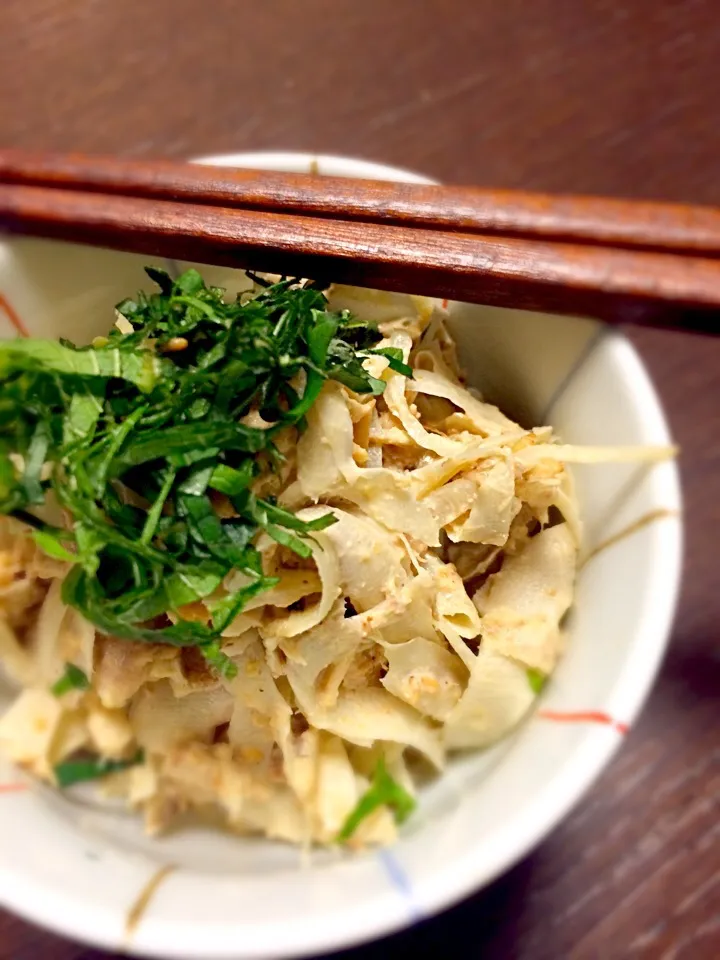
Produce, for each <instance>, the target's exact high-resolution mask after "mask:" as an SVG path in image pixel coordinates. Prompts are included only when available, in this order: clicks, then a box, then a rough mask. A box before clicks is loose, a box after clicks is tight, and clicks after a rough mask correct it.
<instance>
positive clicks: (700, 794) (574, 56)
mask: <svg viewBox="0 0 720 960" xmlns="http://www.w3.org/2000/svg"><path fill="white" fill-rule="evenodd" d="M0 90H2V96H0V142H1V143H2V144H3V145H8V146H23V147H34V148H56V149H65V150H69V149H78V150H86V151H89V152H92V151H95V152H101V151H104V152H114V153H123V154H126V155H138V156H139V155H148V156H149V155H169V156H188V155H192V154H198V153H213V152H220V151H236V150H247V149H255V150H257V149H299V150H311V151H315V152H328V153H344V154H349V155H356V156H360V157H366V158H370V159H375V160H381V161H387V162H389V163H395V164H400V165H405V166H408V167H412V168H416V169H418V170H421V171H425V172H426V173H428V174H431V175H433V176H435V177H438V178H441V179H444V180H447V181H456V182H463V183H469V182H474V183H477V184H482V185H488V186H504V187H525V188H531V189H541V190H557V191H576V192H590V193H598V194H614V195H616V196H629V197H658V198H666V199H676V200H684V201H694V202H701V203H714V204H718V205H720V164H719V162H718V156H719V155H720V123H719V122H718V107H719V106H720V5H719V4H718V0H663V2H661V3H658V2H657V0H532V2H530V0H362V2H359V3H358V2H354V0H302V2H300V0H295V2H293V0H265V2H263V3H254V4H250V3H242V2H239V0H203V2H200V0H154V2H152V3H151V2H148V0H123V2H122V3H119V2H116V0H74V2H73V0H3V3H2V31H1V32H0ZM631 336H632V338H633V340H634V342H635V343H636V345H637V347H638V348H639V350H640V351H641V353H642V355H643V357H644V358H645V360H646V362H647V364H648V365H649V367H650V369H651V371H652V374H653V376H654V377H655V380H656V383H657V384H658V387H659V390H660V392H661V394H662V396H663V399H664V401H665V404H666V407H667V411H668V414H669V417H670V421H671V423H672V426H673V429H674V431H675V435H676V437H677V439H678V441H679V442H680V444H681V445H682V448H683V458H682V471H683V480H684V489H685V498H686V504H687V523H688V538H687V553H686V565H685V580H684V587H683V592H682V599H681V602H680V607H679V612H678V617H677V622H676V626H675V630H674V634H673V638H672V643H671V645H670V648H669V652H668V655H667V658H666V661H665V664H664V667H663V670H662V673H661V676H660V678H659V681H658V683H657V685H656V687H655V689H654V692H653V694H652V696H651V698H650V700H649V702H648V704H647V706H646V708H645V711H644V713H643V715H642V718H641V719H640V721H639V723H638V724H637V726H636V727H635V728H634V729H633V730H632V731H631V733H630V735H629V736H628V738H627V742H626V744H625V746H624V747H623V749H622V751H621V753H620V754H619V756H618V758H617V759H616V760H615V762H614V763H613V764H612V765H611V766H610V768H609V769H608V770H607V771H606V773H605V774H604V776H603V777H602V778H601V779H600V781H599V782H598V783H597V785H596V786H595V787H594V789H593V790H592V791H591V792H590V794H589V795H588V796H587V797H586V798H585V799H584V800H583V802H582V803H581V804H580V805H579V806H578V807H577V809H576V810H575V811H574V813H573V814H572V815H571V816H570V817H569V818H568V819H567V820H566V821H565V823H564V824H563V825H562V826H561V827H560V828H559V829H557V830H556V831H555V832H554V833H553V834H552V836H551V837H549V838H548V839H547V840H546V841H545V843H543V844H542V846H541V847H540V848H539V849H538V850H536V851H535V852H534V853H533V854H531V855H530V856H529V857H527V858H526V859H525V860H524V861H523V862H522V863H520V864H519V865H518V866H516V867H515V868H514V869H513V870H511V871H510V872H509V873H508V874H507V875H506V876H504V877H502V878H501V879H500V880H498V881H497V882H496V883H494V884H493V885H492V886H491V887H490V888H489V889H486V890H484V891H483V892H481V893H479V894H477V895H476V896H475V897H473V898H471V899H470V900H468V901H467V902H465V903H464V904H462V905H461V906H458V907H456V908H455V909H454V910H452V911H450V912H449V913H446V914H445V915H444V916H441V917H439V918H436V919H434V920H430V921H428V922H426V923H425V924H423V925H422V926H421V927H419V928H416V929H415V930H412V931H409V932H406V933H403V934H400V935H398V936H396V937H392V938H390V939H389V940H387V941H384V942H382V943H380V944H377V945H375V946H373V947H367V948H363V949H361V950H357V951H352V952H351V953H350V954H349V956H352V957H353V958H358V960H359V958H363V960H364V958H369V960H372V958H380V957H386V956H387V957H389V956H392V955H394V954H395V951H400V950H403V951H406V950H407V951H409V950H415V951H423V950H424V951H427V955H429V954H430V951H431V950H432V951H434V952H436V953H437V954H438V955H439V954H440V952H441V951H443V950H445V949H446V948H447V943H448V939H449V938H452V943H453V945H454V947H455V952H457V953H459V954H460V955H462V956H482V957H484V958H490V960H499V958H513V960H516V958H517V960H545V958H547V960H561V958H566V957H571V958H601V960H605V958H612V960H615V958H624V957H633V958H635V957H640V958H653V960H654V958H658V960H660V958H662V960H674V958H686V957H687V958H693V960H704V958H717V957H720V883H718V877H719V869H718V868H720V842H719V838H718V833H719V831H720V824H719V818H718V792H719V790H720V751H719V749H718V713H719V711H718V703H719V701H718V693H719V692H720V684H719V683H718V680H719V679H720V584H719V583H718V577H717V568H718V561H717V542H718V535H719V534H720V527H719V526H718V519H719V514H720V506H719V504H720V497H718V493H720V338H718V339H716V340H711V339H700V338H694V337H692V336H688V335H681V334H672V333H658V332H646V331H643V332H634V333H632V334H631ZM88 908H89V909H91V907H90V905H88ZM423 955H425V954H423ZM104 956H105V955H103V954H100V953H98V952H97V951H94V950H90V949H87V948H83V947H81V946H78V945H74V944H70V943H68V942H66V941H61V940H59V939H57V938H55V937H53V936H51V935H49V934H46V933H44V932H41V931H39V930H37V929H34V928H32V927H30V926H28V925H26V924H25V923H23V922H21V921H20V920H18V919H15V918H14V917H11V916H9V915H7V914H2V913H0V957H2V958H3V960H5V958H7V960H101V957H104Z"/></svg>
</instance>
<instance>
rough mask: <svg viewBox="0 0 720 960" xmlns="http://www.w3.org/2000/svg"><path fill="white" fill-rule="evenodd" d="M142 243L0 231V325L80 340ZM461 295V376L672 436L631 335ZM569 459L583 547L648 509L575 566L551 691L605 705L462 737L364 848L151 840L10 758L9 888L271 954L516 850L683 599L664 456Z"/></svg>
mask: <svg viewBox="0 0 720 960" xmlns="http://www.w3.org/2000/svg"><path fill="white" fill-rule="evenodd" d="M218 160H220V161H221V162H225V163H229V164H236V165H240V166H242V165H244V166H257V167H274V168H275V169H292V170H306V169H309V167H310V164H311V163H312V162H313V158H311V157H309V156H307V155H304V154H275V155H271V154H258V155H240V156H237V157H229V158H207V160H206V161H204V162H213V161H218ZM318 167H319V170H320V172H322V173H332V174H335V175H343V174H353V175H358V176H371V177H378V178H380V177H385V178H387V179H411V178H416V179H422V178H419V177H416V175H413V174H409V173H408V172H406V171H398V170H394V169H392V168H385V167H382V166H380V165H376V164H363V163H361V162H359V161H350V160H342V159H337V158H319V159H318ZM155 262H156V263H157V264H158V265H160V266H166V267H167V266H168V264H167V263H166V262H164V261H155ZM146 263H148V258H146V257H136V256H132V255H128V254H120V253H115V252H112V251H104V250H95V249H90V248H83V247H77V246H73V245H70V244H55V243H50V242H43V241H35V240H26V239H15V240H12V241H8V242H6V243H4V244H3V245H1V246H0V294H2V296H3V298H4V301H0V305H1V304H2V302H4V303H6V304H7V305H8V308H6V309H0V335H2V336H11V335H13V322H12V321H13V320H14V319H17V318H19V319H20V321H21V322H22V324H24V325H25V327H26V328H27V329H28V331H29V332H30V333H31V334H33V335H36V336H38V335H39V336H48V337H55V336H58V335H61V336H65V337H68V338H70V339H71V340H76V341H78V342H84V341H87V340H88V339H89V338H90V337H91V336H93V335H95V334H97V333H102V332H104V331H105V329H106V328H107V327H109V326H110V325H111V323H112V320H113V315H112V306H113V304H114V303H116V302H117V301H118V300H120V299H122V297H124V296H126V295H128V294H129V293H132V292H134V291H135V290H136V289H138V288H139V287H141V286H145V285H146V278H145V277H144V274H143V272H142V267H143V266H144V265H145V264H146ZM169 267H170V269H173V270H175V269H177V268H178V265H177V264H172V263H171V264H169ZM200 269H201V270H202V271H203V273H204V274H205V275H206V276H208V277H209V278H210V279H211V281H212V282H213V283H217V284H219V285H222V286H227V287H230V288H232V287H233V285H237V284H238V283H241V282H242V278H241V277H240V276H239V275H238V274H237V273H236V272H233V271H228V270H224V269H220V268H207V267H204V266H203V267H200ZM451 314H452V324H453V329H454V332H455V334H456V336H457V339H458V343H459V347H460V353H461V357H462V360H463V363H464V366H465V368H466V370H467V372H468V374H469V379H470V380H471V382H473V383H475V384H476V385H477V386H479V387H480V388H481V389H482V390H483V392H484V393H485V394H486V396H487V397H488V399H491V400H493V401H494V402H497V403H499V404H500V405H501V406H503V407H504V408H505V409H506V410H507V411H508V412H509V413H510V414H511V415H515V416H516V417H518V418H519V419H521V420H522V421H524V422H527V423H529V422H535V423H539V422H550V423H551V424H552V425H553V426H554V427H555V428H556V430H557V431H558V432H559V434H560V436H561V437H562V438H563V439H564V440H566V441H568V442H575V443H591V444H647V443H654V444H657V443H666V442H668V439H669V438H668V433H667V427H666V424H665V421H664V418H663V415H662V411H661V409H660V406H659V403H658V400H657V397H656V395H655V393H654V390H653V388H652V385H651V383H650V382H649V380H648V377H647V374H646V373H645V370H644V368H643V366H642V364H641V363H640V361H639V359H638V357H637V356H636V354H635V352H634V350H633V348H632V347H631V346H630V345H629V343H628V342H627V341H626V340H625V339H624V338H622V337H621V336H619V335H617V334H615V333H612V332H610V331H608V330H606V329H605V328H604V327H601V326H600V325H598V324H596V323H594V322H592V321H589V320H583V319H573V318H565V317H556V316H538V315H534V314H529V313H525V312H522V311H512V310H501V309H495V308H485V307H476V306H470V305H467V304H454V305H451ZM575 472H576V480H577V487H578V493H579V498H580V502H581V507H582V514H583V518H584V521H585V535H586V537H585V545H584V549H585V551H586V553H590V552H591V551H592V550H593V549H594V548H597V547H598V546H600V545H601V544H602V543H604V542H606V541H609V540H613V538H614V537H616V536H617V535H619V534H622V533H623V531H629V530H631V529H632V528H633V525H636V529H634V532H631V533H628V535H626V536H619V537H618V538H617V539H616V540H614V542H612V543H611V544H610V545H608V546H607V547H606V548H605V549H604V550H601V551H600V552H599V553H597V554H596V555H594V556H592V557H590V558H589V560H588V562H587V564H586V565H585V566H584V567H583V569H582V571H581V574H580V577H579V581H578V587H577V600H576V606H575V609H574V611H573V613H572V616H571V619H570V624H569V640H568V649H567V653H566V655H565V657H564V658H563V660H562V662H561V664H560V666H559V668H558V670H557V672H556V674H555V675H554V676H553V679H552V681H551V683H550V684H549V685H548V687H547V689H546V691H545V693H544V695H543V697H542V702H541V707H542V708H543V709H544V710H553V711H558V712H560V711H573V712H576V711H594V712H601V713H603V714H606V715H607V717H608V720H609V722H606V723H592V722H582V723H578V722H575V723H560V722H553V721H550V720H547V719H542V718H541V717H539V716H536V717H533V718H531V719H530V720H529V721H528V722H527V723H525V724H524V725H523V727H522V728H521V729H520V730H519V731H518V732H517V733H516V734H515V735H514V736H512V737H511V738H509V739H508V740H506V741H504V742H503V743H501V744H500V745H498V746H497V747H495V748H493V749H491V750H489V751H486V752H484V753H478V754H472V755H465V756H461V757H458V758H457V759H455V760H453V761H452V762H451V764H450V766H449V769H448V771H447V773H446V774H445V775H444V776H443V777H442V778H441V779H440V780H438V781H436V782H435V783H433V784H431V785H430V786H429V787H427V788H426V789H425V791H424V792H423V794H422V796H421V802H420V806H419V813H418V814H416V816H415V817H414V818H413V820H412V821H411V823H410V824H408V826H407V828H406V829H405V830H404V832H403V836H402V838H401V840H400V841H399V843H398V844H397V845H396V846H395V847H394V848H393V849H392V850H391V851H383V852H381V853H376V852H375V853H373V852H370V853H367V854H363V855H359V856H344V855H340V854H339V853H338V852H336V851H330V852H322V853H314V852H312V853H305V854H301V853H299V852H298V851H296V850H293V849H291V848H290V847H286V846H283V845H280V844H275V843H272V842H268V841H263V840H241V839H238V838H233V837H229V836H226V835H221V834H213V833H212V832H211V831H209V830H204V829H199V828H194V829H190V830H187V831H185V832H183V833H178V834H176V835H174V836H171V837H168V838H164V839H162V840H153V841H148V840H146V839H145V838H144V837H143V836H142V833H141V830H140V827H139V824H138V823H137V821H136V820H135V819H134V818H132V817H129V816H127V815H126V814H124V813H122V812H119V811H115V810H111V809H108V808H107V807H106V806H103V805H99V804H97V803H96V802H95V801H94V800H93V799H92V798H91V797H90V798H88V799H83V800H82V801H75V800H70V799H67V798H65V797H61V796H59V795H57V794H54V793H53V792H52V791H49V790H46V789H42V788H36V787H33V788H32V789H29V790H20V789H14V788H15V787H16V786H19V785H20V783H21V781H20V777H19V775H18V774H17V773H16V772H14V771H12V770H11V769H10V768H9V767H7V766H5V767H0V794H1V795H0V803H2V804H3V805H4V810H3V814H4V815H3V817H2V819H1V820H0V901H2V902H4V903H5V904H6V905H7V906H9V907H11V908H12V909H14V910H16V911H18V912H19V913H22V914H24V915H26V916H27V917H29V918H30V919H33V920H35V921H36V922H39V923H42V924H45V925H47V926H50V927H52V928H54V929H56V930H58V931H60V932H64V933H67V934H69V935H72V936H74V937H78V938H82V939H87V940H89V941H92V942H95V943H97V944H100V945H103V946H105V947H108V948H110V949H113V948H118V947H121V946H123V947H124V948H125V949H126V950H128V951H130V952H135V951H137V952H138V953H141V954H146V955H155V956H173V957H176V958H179V957H205V958H210V957H213V958H215V957H217V958H221V957H239V956H241V957H260V956H263V957H269V956H275V957H277V956H285V955H287V956H290V955H296V954H303V953H315V952H321V951H323V950H330V949H333V948H337V947H340V946H343V945H347V944H349V943H352V942H356V941H360V940H363V939H367V938H369V937H372V936H376V935H379V934H381V933H383V932H386V931H388V930H391V929H394V928H397V927H399V926H402V925H404V924H406V923H408V922H411V921H412V920H414V919H417V918H418V917H421V916H423V915H426V914H429V913H432V912H434V911H436V910H437V909H439V908H440V907H442V906H444V905H446V904H448V903H450V902H452V901H453V900H454V899H457V898H459V897H460V896H462V895H463V894H466V893H468V892H470V891H471V890H472V889H474V888H477V887H478V886H480V885H482V884H483V883H486V882H488V881H489V880H490V879H492V878H493V877H494V876H496V875H497V874H498V873H499V872H501V871H502V870H504V869H506V868H507V867H508V866H509V865H511V864H512V863H513V862H514V861H515V860H517V859H518V858H519V857H520V856H522V854H523V853H525V852H526V851H527V850H528V849H529V848H530V847H532V845H533V844H535V843H536V842H538V841H539V840H540V839H541V838H542V837H543V836H544V835H545V834H546V833H547V831H548V830H549V829H551V827H552V826H553V825H554V824H555V823H556V822H557V821H558V820H559V819H560V818H561V817H562V816H563V815H564V813H565V812H566V811H567V810H568V809H569V808H570V806H571V805H572V804H573V803H574V802H575V801H576V800H577V798H578V797H579V796H580V795H581V793H582V792H583V791H584V790H585V789H586V788H587V787H588V785H589V784H590V783H591V782H592V780H593V778H594V777H595V776H596V775H597V773H598V772H599V770H600V769H601V768H602V766H603V765H604V763H606V762H607V759H608V758H609V757H610V755H611V753H612V752H613V750H614V749H615V748H616V747H617V745H618V743H619V742H620V740H621V737H622V732H623V730H624V729H625V726H626V725H627V724H629V723H630V722H631V721H632V720H633V718H634V717H635V715H636V712H637V710H638V709H639V707H640V705H641V703H642V701H643V699H644V697H645V695H646V692H647V690H648V688H649V685H650V683H651V681H652V678H653V676H654V673H655V670H656V667H657V665H658V662H659V659H660V657H661V655H662V651H663V648H664V644H665V640H666V637H667V633H668V629H669V625H670V622H671V618H672V613H673V608H674V602H675V594H676V588H677V583H678V575H679V556H680V521H679V518H678V509H679V491H678V479H677V471H676V468H675V466H674V464H671V463H666V464H662V465H660V466H657V467H654V468H652V469H647V468H645V467H637V466H627V465H607V464H605V465H597V466H596V465H593V466H586V467H582V468H578V469H577V470H576V471H575ZM638 521H640V523H639V524H638ZM2 696H3V692H2V691H0V704H1V702H2ZM4 696H5V698H7V697H8V696H9V691H7V690H5V691H4ZM490 774H491V775H490ZM3 786H4V787H5V789H3ZM28 837H32V838H33V840H32V843H30V844H29V843H28V840H27V838H28ZM167 865H174V867H175V869H174V871H173V872H171V873H168V874H167V875H166V876H165V877H164V880H163V882H162V885H160V886H159V887H158V889H157V890H156V892H155V894H154V896H153V897H152V900H151V902H150V903H149V906H148V908H147V910H146V911H145V913H144V915H143V917H142V921H141V922H140V923H139V925H138V926H137V928H136V929H135V930H134V931H133V934H132V936H131V937H129V935H128V933H127V930H126V921H127V916H128V911H130V910H131V908H132V907H133V905H134V904H135V903H136V901H137V899H138V896H139V895H140V894H141V892H142V891H143V889H144V888H145V887H146V886H147V884H148V882H149V881H150V880H152V878H153V877H154V876H156V875H157V872H158V870H160V869H162V868H163V867H166V866H167ZM108 878H112V880H111V882H109V881H108ZM90 904H92V907H90ZM278 904H282V910H280V911H279V910H278Z"/></svg>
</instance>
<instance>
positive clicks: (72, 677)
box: [50, 663, 90, 697]
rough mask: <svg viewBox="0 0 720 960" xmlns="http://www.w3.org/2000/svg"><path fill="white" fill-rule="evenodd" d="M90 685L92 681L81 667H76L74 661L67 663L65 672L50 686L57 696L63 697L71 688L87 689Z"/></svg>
mask: <svg viewBox="0 0 720 960" xmlns="http://www.w3.org/2000/svg"><path fill="white" fill-rule="evenodd" d="M89 686H90V681H89V680H88V678H87V677H86V676H85V673H84V672H83V671H82V670H81V669H80V667H76V666H75V664H74V663H66V664H65V673H63V675H62V676H61V677H60V679H59V680H56V681H55V683H54V684H53V685H52V686H51V687H50V692H51V693H52V694H53V696H55V697H63V696H64V695H65V694H66V693H69V692H70V691H71V690H87V689H88V688H89Z"/></svg>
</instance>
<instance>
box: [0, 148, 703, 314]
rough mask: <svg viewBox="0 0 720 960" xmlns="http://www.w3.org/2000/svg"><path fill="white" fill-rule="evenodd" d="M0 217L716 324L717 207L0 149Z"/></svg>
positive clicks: (79, 234) (274, 268) (81, 237)
mask: <svg viewBox="0 0 720 960" xmlns="http://www.w3.org/2000/svg"><path fill="white" fill-rule="evenodd" d="M0 229H4V230H6V231H10V232H16V233H22V234H29V235H33V236H40V237H51V238H57V239H62V240H68V241H74V242H79V243H88V244H94V245H98V246H103V247H111V248H115V249H119V250H126V251H133V252H138V253H143V254H147V255H150V256H163V257H170V258H173V259H179V260H190V261H198V262H202V263H210V264H217V265H222V266H230V267H245V268H252V269H256V270H258V269H259V270H265V271H268V272H273V273H282V274H285V275H288V276H304V277H313V278H317V279H322V280H333V281H336V282H341V283H349V284H357V285H360V286H366V287H377V288H380V289H387V290H400V291H405V292H410V293H418V294H424V295H427V296H437V297H441V298H448V299H454V300H468V301H471V302H476V303H485V304H491V305H497V306H505V307H518V308H524V309H530V310H542V311H552V312H559V313H566V314H579V315H586V316H594V317H598V318H601V319H604V320H607V321H610V322H639V323H648V324H654V325H670V326H677V327H682V328H686V329H693V330H704V331H708V332H709V331H712V332H720V323H719V322H718V317H719V316H720V314H719V313H718V309H719V308H720V210H718V209H714V208H701V207H691V206H683V205H679V204H662V203H647V202H633V201H622V200H603V199H600V198H591V197H561V196H555V197H554V196H543V195H539V194H528V193H519V192H517V193H516V192H512V191H492V190H478V189H472V188H466V187H444V186H426V185H418V184H404V183H403V184H396V183H386V182H382V181H367V180H351V179H347V180H346V179H341V178H329V177H318V176H313V175H301V174H287V173H276V172H265V171H262V172H261V171H253V170H234V169H230V168H225V167H210V166H202V165H194V164H187V163H176V162H172V161H144V160H143V161H137V160H125V159H113V158H105V157H86V156H82V155H75V154H69V155H53V154H37V155H33V154H26V153H21V152H15V151H1V150H0Z"/></svg>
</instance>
